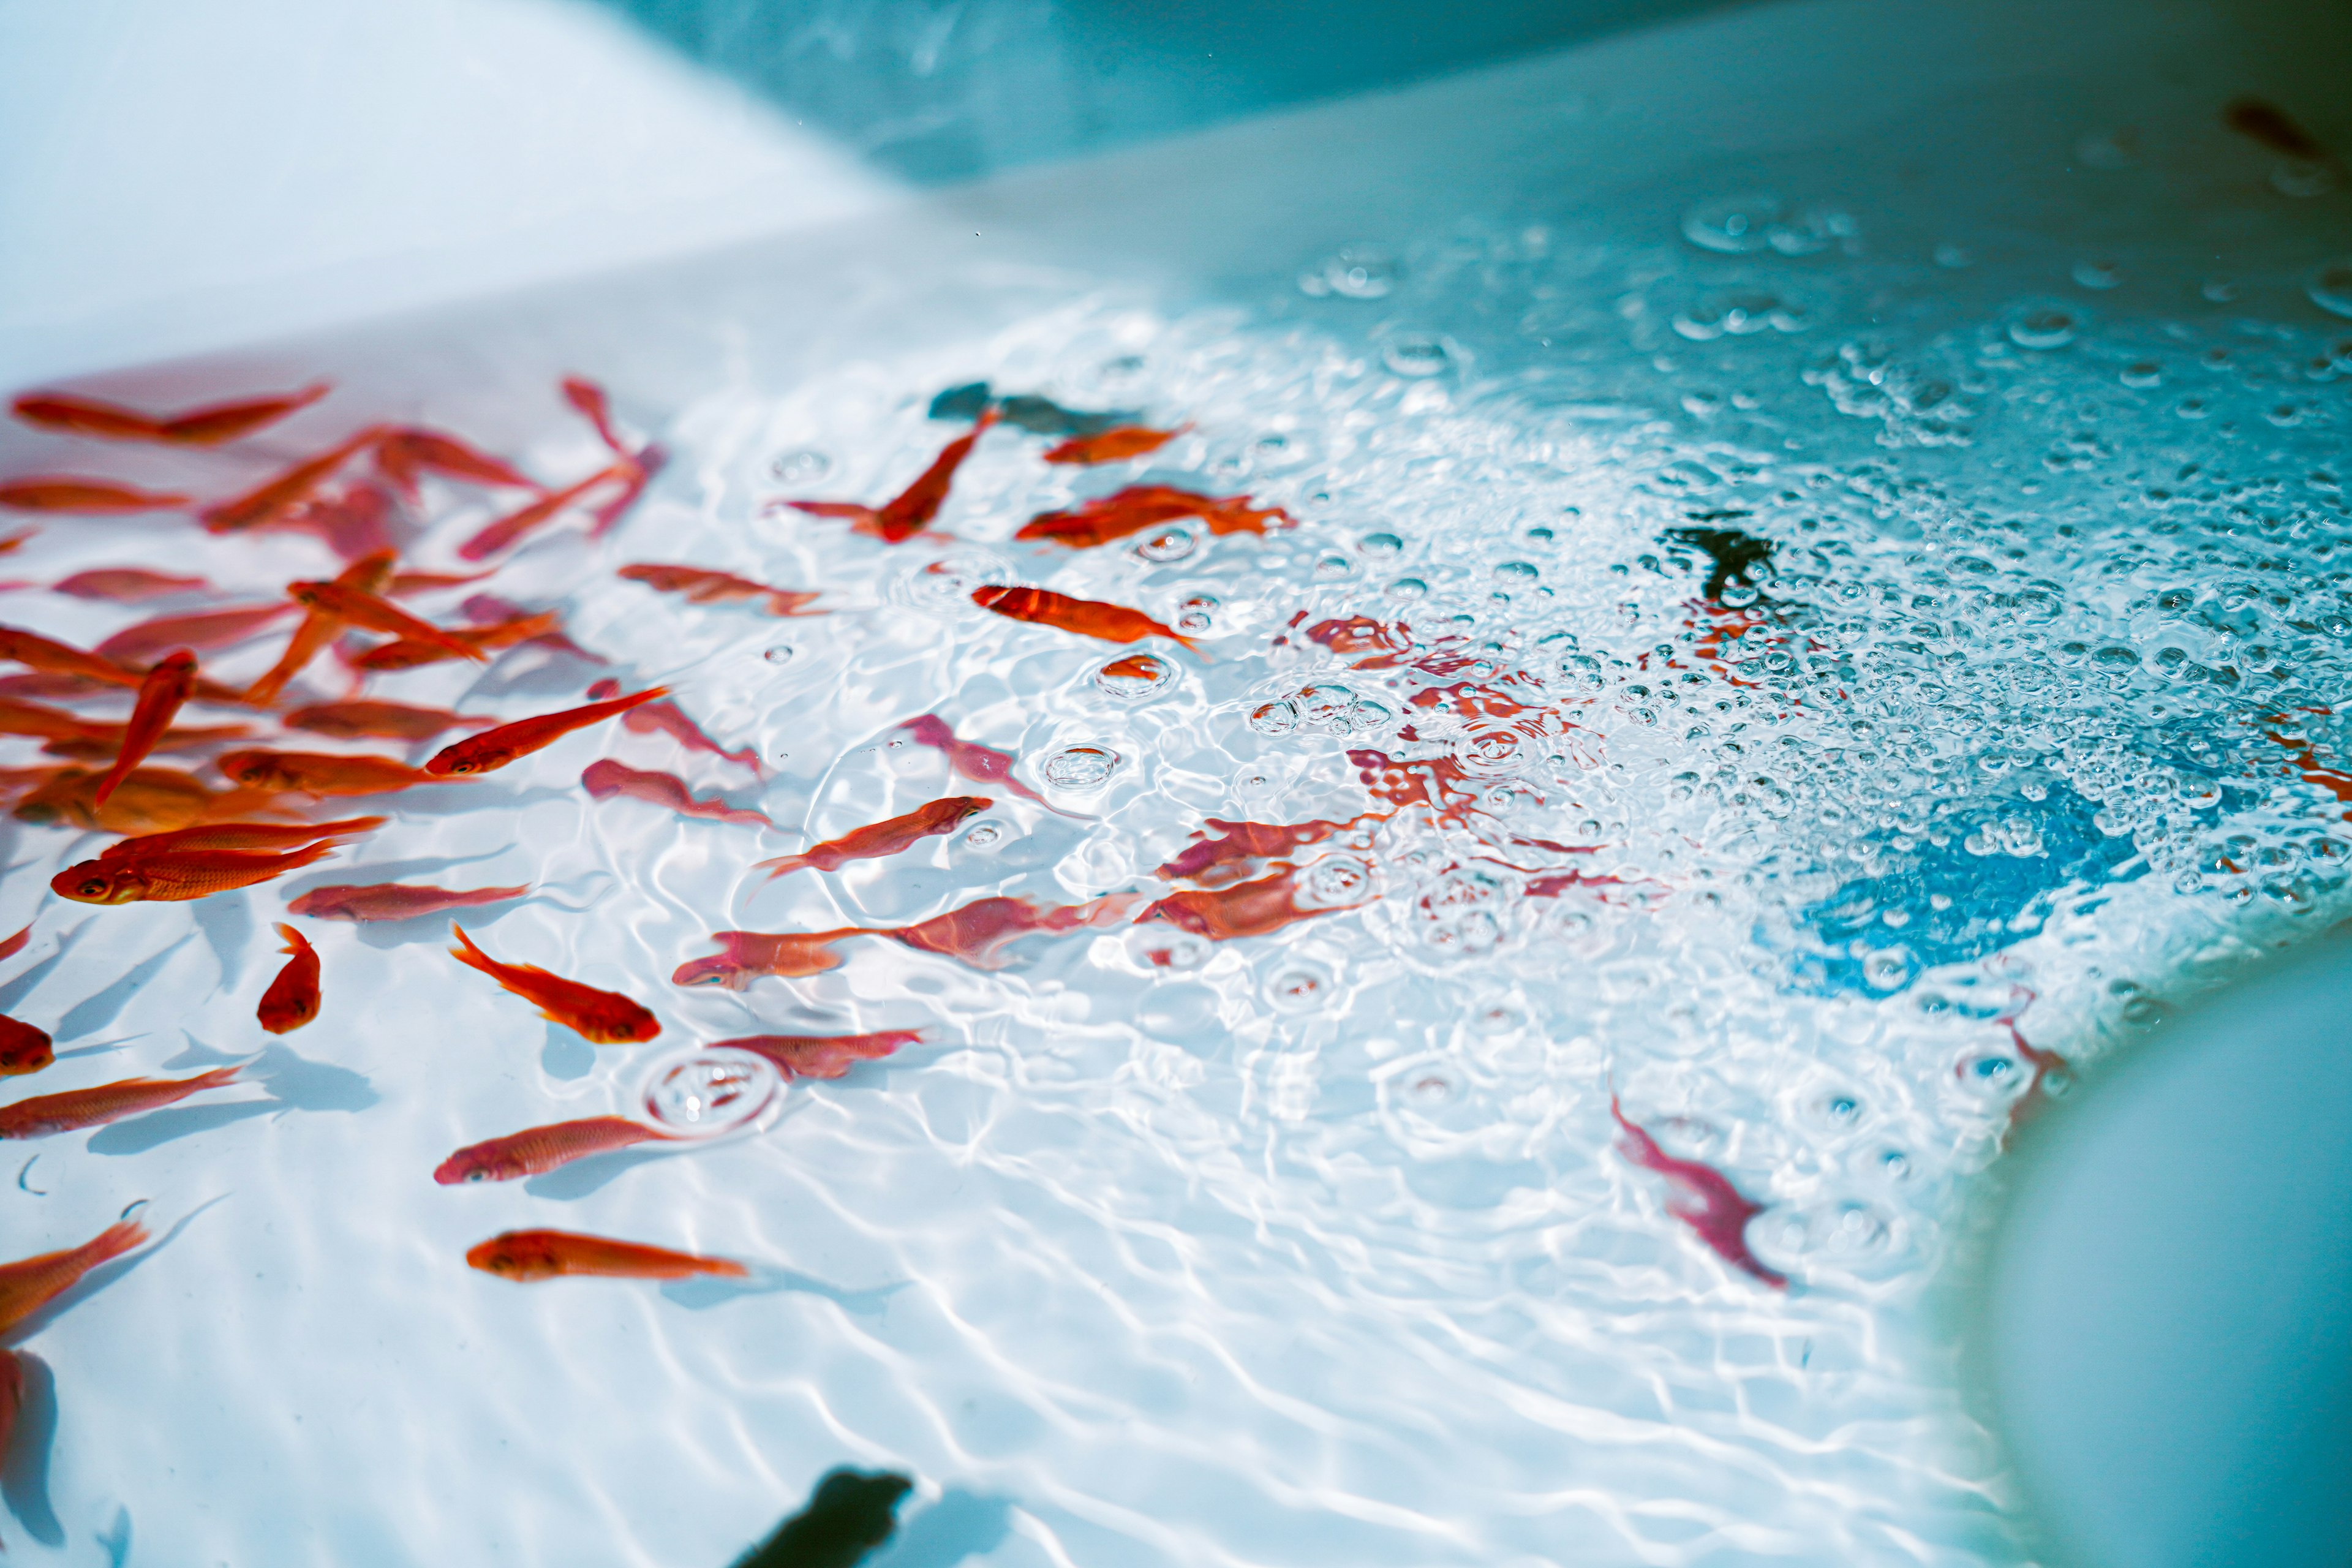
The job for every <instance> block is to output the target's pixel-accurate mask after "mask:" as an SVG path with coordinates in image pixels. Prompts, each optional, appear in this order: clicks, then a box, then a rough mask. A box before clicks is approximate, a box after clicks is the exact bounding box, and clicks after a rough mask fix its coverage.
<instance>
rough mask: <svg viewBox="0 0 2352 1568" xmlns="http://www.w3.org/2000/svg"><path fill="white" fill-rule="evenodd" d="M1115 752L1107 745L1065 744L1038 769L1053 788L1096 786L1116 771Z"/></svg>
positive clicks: (1076, 788)
mask: <svg viewBox="0 0 2352 1568" xmlns="http://www.w3.org/2000/svg"><path fill="white" fill-rule="evenodd" d="M1118 764H1119V754H1118V752H1114V751H1112V750H1110V749H1109V748H1108V747H1107V746H1066V747H1064V748H1063V749H1062V750H1060V751H1058V752H1055V753H1054V754H1053V755H1052V756H1050V757H1047V758H1046V759H1045V765H1044V766H1043V767H1042V768H1040V769H1039V770H1038V771H1039V772H1040V773H1043V774H1044V775H1045V782H1046V783H1047V784H1052V785H1053V786H1054V787H1055V789H1066V790H1093V789H1100V788H1101V787H1102V786H1103V785H1104V784H1108V783H1109V782H1110V775H1111V774H1112V773H1116V772H1118Z"/></svg>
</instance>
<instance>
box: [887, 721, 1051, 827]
mask: <svg viewBox="0 0 2352 1568" xmlns="http://www.w3.org/2000/svg"><path fill="white" fill-rule="evenodd" d="M898 728H900V729H901V730H904V731H908V733H909V735H911V736H912V738H913V739H914V741H915V743H916V744H918V745H922V746H929V747H932V748H934V749H935V750H938V751H940V752H946V753H947V759H948V766H949V767H950V768H953V769H954V770H955V771H956V772H957V773H961V774H962V775H963V776H964V777H966V778H968V779H970V780H971V781H972V782H973V783H974V784H995V785H997V786H998V787H999V788H1002V789H1004V790H1006V791H1009V792H1010V793H1012V794H1013V795H1019V796H1020V797H1021V798H1022V799H1023V800H1034V801H1035V802H1036V803H1037V804H1038V805H1045V796H1043V795H1039V794H1038V793H1037V792H1036V791H1035V790H1034V789H1031V788H1030V787H1029V786H1028V785H1027V784H1023V783H1022V782H1021V781H1020V780H1019V779H1016V778H1014V777H1013V763H1015V762H1017V761H1019V760H1020V759H1019V758H1017V757H1015V756H1013V753H1012V752H999V751H995V750H992V748H990V747H987V746H983V745H981V744H980V743H979V742H974V741H959V740H957V739H956V734H955V731H952V730H950V729H949V728H948V726H947V721H945V720H943V719H941V718H940V716H939V715H938V714H936V713H926V714H924V715H923V716H922V717H921V718H919V719H909V720H908V721H906V722H905V723H903V724H901V725H899V726H898ZM1047 809H1048V810H1051V809H1052V808H1051V807H1047ZM1065 815H1066V814H1065Z"/></svg>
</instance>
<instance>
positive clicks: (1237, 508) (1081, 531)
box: [1013, 485, 1292, 550]
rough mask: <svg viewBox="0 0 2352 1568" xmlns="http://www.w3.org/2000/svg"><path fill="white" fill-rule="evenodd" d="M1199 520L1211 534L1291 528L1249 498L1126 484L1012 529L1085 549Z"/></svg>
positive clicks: (1275, 511) (1283, 517)
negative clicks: (1268, 527)
mask: <svg viewBox="0 0 2352 1568" xmlns="http://www.w3.org/2000/svg"><path fill="white" fill-rule="evenodd" d="M1188 517H1197V518H1199V519H1200V520H1201V521H1202V524H1204V525H1205V526H1206V527H1207V528H1208V531H1210V532H1211V533H1217V534H1223V533H1264V532H1265V530H1266V525H1267V524H1268V523H1270V522H1279V523H1280V524H1282V525H1283V526H1284V527H1288V526H1289V525H1290V524H1291V521H1292V518H1291V516H1290V514H1289V513H1288V512H1286V511H1285V510H1282V509H1281V508H1280V507H1278V506H1276V507H1265V508H1263V509H1260V508H1255V507H1252V506H1251V505H1250V504H1249V498H1248V497H1247V496H1204V495H1201V494H1198V493H1196V492H1194V491H1192V490H1187V489H1177V488H1176V487H1175V486H1173V485H1129V487H1128V488H1127V489H1123V490H1120V491H1118V492H1117V493H1116V494H1113V495H1107V496H1097V497H1096V498H1095V499H1093V500H1086V501H1080V502H1079V503H1078V504H1077V505H1076V506H1075V507H1073V508H1071V509H1070V510H1067V511H1047V512H1040V513H1038V514H1037V515H1036V516H1035V517H1033V518H1031V519H1030V520H1029V521H1027V522H1024V523H1023V524H1022V525H1021V526H1020V528H1019V529H1017V530H1015V531H1014V532H1013V538H1015V539H1042V540H1045V541H1046V542H1048V543H1052V544H1064V545H1067V546H1069V547H1070V548H1071V549H1073V550H1085V549H1087V548H1090V547H1091V546H1094V545H1097V544H1108V543H1109V542H1111V541H1113V540H1115V539H1125V538H1127V537H1128V536H1129V535H1130V534H1136V533H1140V532H1142V531H1144V530H1145V529H1147V528H1156V527H1158V526H1159V525H1160V524H1162V523H1168V522H1174V521H1178V520H1179V519H1181V518H1188Z"/></svg>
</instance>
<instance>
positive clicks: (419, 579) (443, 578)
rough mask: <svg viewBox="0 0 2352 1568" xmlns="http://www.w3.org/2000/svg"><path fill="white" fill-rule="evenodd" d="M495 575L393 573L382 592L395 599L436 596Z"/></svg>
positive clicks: (482, 573) (475, 573)
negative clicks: (441, 592) (406, 595)
mask: <svg viewBox="0 0 2352 1568" xmlns="http://www.w3.org/2000/svg"><path fill="white" fill-rule="evenodd" d="M497 575H498V574H497V573H496V572H395V573H394V574H393V578H392V581H391V582H390V583H389V584H386V585H385V587H384V590H383V591H384V592H385V593H387V594H389V595H392V596H393V597H394V598H395V599H396V598H399V597H400V596H401V595H404V594H437V593H439V592H440V591H442V590H443V589H445V588H463V587H465V586H467V584H472V583H480V582H484V581H487V580H488V579H489V578H492V577H495V576H497Z"/></svg>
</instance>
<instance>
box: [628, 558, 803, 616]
mask: <svg viewBox="0 0 2352 1568" xmlns="http://www.w3.org/2000/svg"><path fill="white" fill-rule="evenodd" d="M616 575H619V576H622V577H625V578H626V579H628V580H629V581H630V582H632V583H643V584H645V585H646V587H648V588H651V589H652V590H654V592H656V593H657V594H679V595H684V596H685V598H686V602H687V603H688V604H689V605H731V604H757V605H763V606H764V607H765V608H766V610H767V613H768V614H770V615H772V616H794V615H798V614H799V613H800V607H801V606H802V605H806V604H812V603H814V601H815V600H816V598H817V595H814V594H810V593H804V592H803V591H801V590H800V589H797V588H771V587H769V586H768V585H767V584H765V583H754V582H752V581H751V579H750V578H748V577H737V576H734V575H731V574H729V573H725V572H713V571H710V570H709V569H707V568H705V567H701V566H656V565H651V564H646V563H639V564H637V565H635V566H624V567H622V568H621V569H620V571H619V573H618V574H616ZM811 614H814V615H820V616H821V615H823V614H824V611H823V610H815V611H812V612H811Z"/></svg>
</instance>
